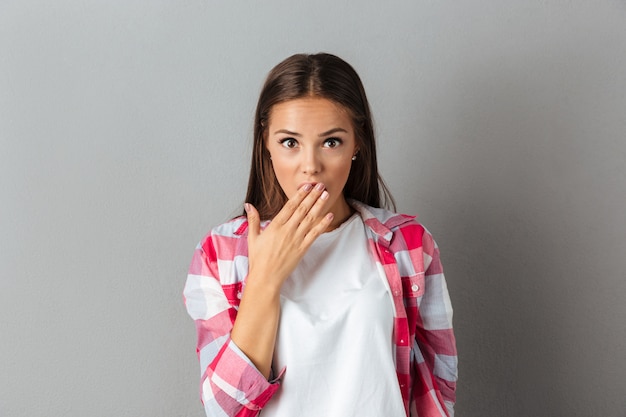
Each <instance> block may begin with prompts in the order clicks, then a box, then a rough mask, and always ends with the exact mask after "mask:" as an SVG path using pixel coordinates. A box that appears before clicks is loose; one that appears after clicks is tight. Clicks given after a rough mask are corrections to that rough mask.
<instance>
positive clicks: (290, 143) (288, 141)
mask: <svg viewBox="0 0 626 417" xmlns="http://www.w3.org/2000/svg"><path fill="white" fill-rule="evenodd" d="M279 143H280V144H281V145H283V146H284V147H285V148H289V149H293V148H295V147H296V146H298V141H297V140H295V139H294V138H285V139H281V140H280V141H279Z"/></svg>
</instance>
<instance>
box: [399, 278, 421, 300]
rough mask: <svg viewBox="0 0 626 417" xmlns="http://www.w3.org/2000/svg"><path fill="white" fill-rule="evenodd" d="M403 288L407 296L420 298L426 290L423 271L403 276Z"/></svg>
mask: <svg viewBox="0 0 626 417" xmlns="http://www.w3.org/2000/svg"><path fill="white" fill-rule="evenodd" d="M402 290H403V292H404V296H405V297H411V298H420V297H422V296H423V295H424V291H425V290H426V280H425V278H424V273H423V272H418V273H417V274H415V275H410V276H408V277H402Z"/></svg>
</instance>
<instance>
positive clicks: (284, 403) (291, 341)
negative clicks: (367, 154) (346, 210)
mask: <svg viewBox="0 0 626 417" xmlns="http://www.w3.org/2000/svg"><path fill="white" fill-rule="evenodd" d="M369 250H370V249H369V248H368V240H367V237H366V235H365V225H364V224H363V221H362V219H361V217H360V216H359V215H358V214H355V215H353V216H352V217H351V218H350V219H348V220H347V221H346V222H344V223H343V224H342V225H341V226H340V227H339V228H337V229H336V230H333V231H331V232H328V233H324V234H322V235H321V236H320V237H319V238H318V239H317V240H316V241H315V242H314V243H313V246H312V247H311V248H310V249H309V251H308V252H307V254H306V255H305V256H304V258H303V259H302V261H301V262H300V264H299V265H298V267H297V268H296V270H295V271H294V272H293V273H292V274H291V276H290V277H289V278H288V279H287V280H286V281H285V283H284V284H283V287H282V289H281V318H280V323H279V328H278V336H277V340H276V348H275V351H274V361H273V367H274V370H275V371H277V370H280V369H282V368H283V367H286V372H285V374H284V375H283V378H282V386H281V388H280V389H279V390H278V392H277V393H276V394H275V395H274V397H272V399H271V400H270V401H269V402H268V403H267V405H266V406H265V408H264V409H263V410H262V412H261V416H263V417H313V416H314V417H350V416H359V417H368V416H372V417H381V416H384V417H405V416H406V413H405V410H404V404H403V401H402V396H401V393H400V388H399V386H398V378H397V374H396V372H395V364H394V352H393V344H392V332H393V304H392V300H391V296H390V294H389V290H388V284H387V281H386V278H385V277H384V276H381V274H380V273H379V272H378V269H377V268H376V264H375V262H374V261H373V258H372V256H371V255H370V254H369Z"/></svg>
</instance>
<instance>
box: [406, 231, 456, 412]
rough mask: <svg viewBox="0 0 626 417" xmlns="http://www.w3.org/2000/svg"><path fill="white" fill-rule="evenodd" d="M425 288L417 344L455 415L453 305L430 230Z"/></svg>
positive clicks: (425, 253)
mask: <svg viewBox="0 0 626 417" xmlns="http://www.w3.org/2000/svg"><path fill="white" fill-rule="evenodd" d="M422 249H423V256H424V270H425V272H424V275H425V291H424V295H423V297H422V299H421V302H420V304H419V316H420V320H418V325H417V329H416V339H417V343H418V344H419V345H420V347H421V350H422V352H423V354H424V359H425V364H426V365H427V366H428V367H429V368H430V371H431V372H432V374H433V376H434V379H435V382H436V384H437V387H438V388H439V392H440V393H441V396H442V399H443V402H444V404H445V407H446V409H447V410H446V411H447V413H448V415H449V416H450V417H453V416H454V403H455V401H456V381H457V378H458V372H457V362H458V361H457V351H456V340H455V337H454V332H453V329H452V304H451V302H450V295H449V293H448V287H447V284H446V279H445V277H444V274H443V267H442V265H441V260H440V255H439V247H438V246H437V244H436V242H435V241H434V239H433V237H432V235H431V234H430V233H429V232H428V231H424V235H423V238H422Z"/></svg>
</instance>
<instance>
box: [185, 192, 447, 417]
mask: <svg viewBox="0 0 626 417" xmlns="http://www.w3.org/2000/svg"><path fill="white" fill-rule="evenodd" d="M350 204H351V205H352V206H353V207H354V208H355V209H356V210H357V211H358V212H359V213H360V215H361V217H362V219H363V222H364V223H365V225H366V233H367V236H368V240H369V244H370V247H371V249H372V250H371V253H373V254H374V256H375V261H376V263H377V264H378V265H379V266H380V267H381V269H382V270H384V272H385V275H386V278H387V280H388V282H389V288H390V290H391V296H392V298H393V304H394V326H393V328H394V332H393V344H394V347H395V356H396V357H395V364H396V373H397V375H398V384H399V385H400V391H401V392H402V398H403V399H404V406H405V409H406V414H407V416H409V417H416V416H420V417H444V416H449V417H452V416H453V414H454V408H453V407H454V402H455V389H456V379H457V353H456V343H455V339H454V333H453V331H452V307H451V304H450V298H449V295H448V290H447V286H446V281H445V278H444V275H443V269H442V266H441V262H440V260H439V249H438V247H437V244H436V243H435V241H434V240H433V238H432V236H431V235H430V233H429V232H428V231H427V230H426V229H425V228H424V227H423V226H422V225H420V224H419V223H418V222H417V221H415V219H414V217H413V216H407V215H402V214H395V213H392V212H390V211H387V210H384V209H379V208H373V207H369V206H366V205H364V204H362V203H359V202H357V201H350ZM266 224H267V223H265V224H264V225H266ZM247 226H248V223H247V221H246V219H245V217H238V218H236V219H233V220H231V221H229V222H227V223H224V224H222V225H220V226H218V227H216V228H215V229H213V230H212V231H211V233H210V234H209V235H208V236H206V237H205V238H204V239H203V240H202V241H201V242H200V244H199V245H198V247H197V248H196V251H195V253H194V256H193V259H192V262H191V266H190V268H189V275H188V277H187V282H186V284H185V289H184V297H185V304H186V307H187V311H188V312H189V315H190V316H191V317H192V318H193V319H194V321H195V323H196V329H197V332H198V344H197V353H198V357H199V360H200V366H201V372H202V375H201V398H202V402H203V404H204V407H205V411H206V414H207V416H242V417H243V416H256V415H257V414H258V413H259V411H260V410H261V409H262V408H263V406H264V405H265V404H266V403H267V402H268V401H269V399H270V398H271V397H272V395H273V394H274V393H275V392H276V390H278V389H279V387H280V377H281V376H282V375H278V377H277V378H276V379H273V380H271V381H268V380H267V379H265V378H264V377H263V375H262V374H261V373H260V372H259V371H258V370H257V369H256V368H255V366H254V365H253V364H252V362H250V360H249V359H248V358H247V357H246V355H245V354H244V353H243V352H242V351H241V350H240V349H239V348H238V347H237V346H236V345H235V344H234V343H233V342H232V340H231V339H230V331H231V330H232V327H233V323H234V321H235V317H237V309H238V306H239V301H240V299H241V293H242V291H243V286H245V278H246V276H247V275H248V257H247V256H248V247H247ZM355 401H358V399H355Z"/></svg>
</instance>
